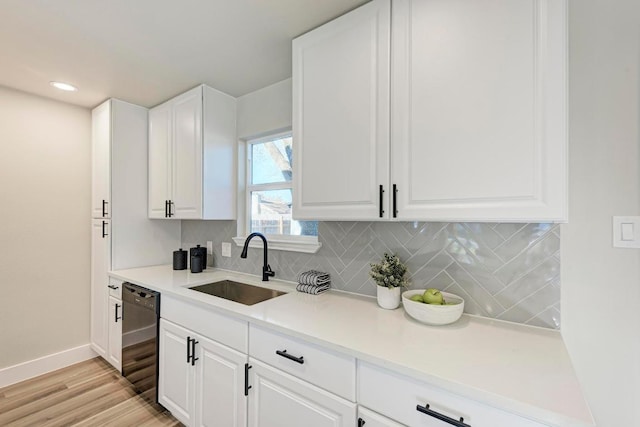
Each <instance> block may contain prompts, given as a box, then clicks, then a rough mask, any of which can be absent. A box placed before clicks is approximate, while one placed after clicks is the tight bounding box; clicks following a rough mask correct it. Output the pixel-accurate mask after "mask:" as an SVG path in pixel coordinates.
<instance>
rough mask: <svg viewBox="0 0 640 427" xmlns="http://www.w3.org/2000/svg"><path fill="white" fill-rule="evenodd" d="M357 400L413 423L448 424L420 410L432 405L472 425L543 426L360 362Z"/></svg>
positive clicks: (432, 426) (431, 426) (417, 425)
mask: <svg viewBox="0 0 640 427" xmlns="http://www.w3.org/2000/svg"><path fill="white" fill-rule="evenodd" d="M358 403H359V404H362V405H363V406H366V407H368V408H371V409H373V410H375V411H376V412H379V413H380V414H382V415H384V416H387V417H389V418H392V419H394V420H396V421H398V422H400V423H403V424H406V425H409V426H412V427H446V426H450V424H449V423H447V422H445V421H441V420H439V419H436V418H435V417H433V416H430V415H427V414H424V413H422V412H419V411H418V410H417V409H416V407H417V405H420V406H421V407H424V406H425V405H427V404H428V405H429V406H430V407H429V409H430V410H433V411H436V412H438V413H440V414H443V415H445V416H447V417H449V418H452V419H454V420H456V421H458V420H459V419H460V417H463V418H464V423H465V424H467V425H470V426H471V427H514V426H518V427H544V425H543V424H540V423H537V422H535V421H531V420H528V419H525V418H522V417H519V416H517V415H514V414H510V413H508V412H504V411H502V410H499V409H496V408H493V407H490V406H487V405H484V404H482V403H479V402H476V401H473V400H470V399H467V398H463V397H460V396H456V395H455V394H452V393H449V392H447V391H444V390H442V389H439V388H438V387H434V386H431V385H429V384H427V383H424V382H421V381H417V380H415V379H413V378H409V377H405V376H402V375H399V374H396V373H393V372H390V371H387V370H385V369H382V368H379V367H376V366H373V365H370V364H367V363H363V362H359V363H358Z"/></svg>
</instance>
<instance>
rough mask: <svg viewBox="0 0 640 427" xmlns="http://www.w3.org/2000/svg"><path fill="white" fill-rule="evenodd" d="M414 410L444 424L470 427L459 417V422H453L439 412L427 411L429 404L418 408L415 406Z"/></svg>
mask: <svg viewBox="0 0 640 427" xmlns="http://www.w3.org/2000/svg"><path fill="white" fill-rule="evenodd" d="M416 410H417V411H418V412H422V413H423V414H427V415H429V416H431V417H433V418H436V419H438V420H440V421H444V422H445V423H449V424H451V425H452V426H456V427H471V425H469V424H465V423H464V418H462V417H460V421H458V420H454V419H453V418H449V417H447V416H446V415H443V414H441V413H439V412H436V411H434V410H431V409H429V404H428V403H427V404H426V405H425V406H420V405H417V406H416Z"/></svg>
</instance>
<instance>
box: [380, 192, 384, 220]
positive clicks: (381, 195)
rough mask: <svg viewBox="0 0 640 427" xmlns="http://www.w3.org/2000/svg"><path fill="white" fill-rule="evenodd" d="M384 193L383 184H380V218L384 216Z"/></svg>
mask: <svg viewBox="0 0 640 427" xmlns="http://www.w3.org/2000/svg"><path fill="white" fill-rule="evenodd" d="M383 194H384V188H383V187H382V184H380V218H382V216H383V215H384V209H382V197H383Z"/></svg>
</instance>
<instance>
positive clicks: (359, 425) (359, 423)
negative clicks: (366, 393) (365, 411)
mask: <svg viewBox="0 0 640 427" xmlns="http://www.w3.org/2000/svg"><path fill="white" fill-rule="evenodd" d="M365 424H366V421H365V420H363V419H362V418H358V427H362V426H364V425H365Z"/></svg>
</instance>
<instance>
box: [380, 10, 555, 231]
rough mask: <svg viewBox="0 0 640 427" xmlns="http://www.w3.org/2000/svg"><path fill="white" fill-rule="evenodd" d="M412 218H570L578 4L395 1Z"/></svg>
mask: <svg viewBox="0 0 640 427" xmlns="http://www.w3.org/2000/svg"><path fill="white" fill-rule="evenodd" d="M392 16H393V21H392V28H393V30H392V31H393V35H392V40H393V46H392V67H393V69H394V72H393V81H392V93H393V99H392V104H391V109H392V120H391V121H392V130H391V140H392V143H391V145H392V171H391V176H392V183H394V184H397V189H398V191H397V207H398V212H397V218H398V219H402V220H413V219H416V220H418V219H427V220H462V221H470V220H482V221H548V220H552V221H561V220H565V219H566V215H567V211H566V204H567V200H566V187H567V178H566V161H567V159H566V150H567V126H566V120H567V114H566V90H567V89H566V54H567V42H566V2H565V1H564V0H418V1H415V0H397V1H396V0H394V2H393V13H392Z"/></svg>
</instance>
